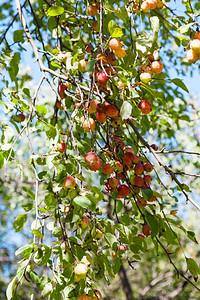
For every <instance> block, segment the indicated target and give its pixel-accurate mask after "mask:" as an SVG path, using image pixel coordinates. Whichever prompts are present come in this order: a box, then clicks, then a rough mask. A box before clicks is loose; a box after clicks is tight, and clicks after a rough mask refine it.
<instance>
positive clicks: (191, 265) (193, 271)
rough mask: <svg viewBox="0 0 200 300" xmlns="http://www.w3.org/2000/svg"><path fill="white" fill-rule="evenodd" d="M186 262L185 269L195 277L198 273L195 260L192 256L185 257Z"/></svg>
mask: <svg viewBox="0 0 200 300" xmlns="http://www.w3.org/2000/svg"><path fill="white" fill-rule="evenodd" d="M186 263H187V269H188V271H189V272H190V273H191V274H192V275H193V276H194V277H195V278H197V277H198V275H199V274H200V269H199V267H198V265H197V263H196V261H195V260H194V259H192V258H187V257H186Z"/></svg>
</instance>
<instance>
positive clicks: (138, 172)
mask: <svg viewBox="0 0 200 300" xmlns="http://www.w3.org/2000/svg"><path fill="white" fill-rule="evenodd" d="M134 173H135V174H136V175H141V174H143V173H144V166H143V164H141V163H139V164H136V165H135V168H134Z"/></svg>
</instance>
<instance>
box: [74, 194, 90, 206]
mask: <svg viewBox="0 0 200 300" xmlns="http://www.w3.org/2000/svg"><path fill="white" fill-rule="evenodd" d="M73 202H74V203H76V204H77V205H79V206H81V207H83V208H87V207H89V206H90V205H91V203H92V202H91V201H90V200H89V199H88V198H87V197H86V196H77V197H76V198H74V200H73Z"/></svg>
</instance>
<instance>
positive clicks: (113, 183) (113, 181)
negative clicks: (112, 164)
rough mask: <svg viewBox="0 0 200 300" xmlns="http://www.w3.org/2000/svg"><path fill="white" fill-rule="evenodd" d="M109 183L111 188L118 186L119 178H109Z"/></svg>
mask: <svg viewBox="0 0 200 300" xmlns="http://www.w3.org/2000/svg"><path fill="white" fill-rule="evenodd" d="M108 183H109V185H110V187H111V188H116V187H117V186H118V185H119V179H117V178H115V177H112V178H109V179H108Z"/></svg>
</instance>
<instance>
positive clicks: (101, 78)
mask: <svg viewBox="0 0 200 300" xmlns="http://www.w3.org/2000/svg"><path fill="white" fill-rule="evenodd" d="M96 77H97V80H98V82H99V83H100V84H102V85H105V84H106V83H107V81H108V76H107V75H106V73H105V72H101V73H97V75H96Z"/></svg>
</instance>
